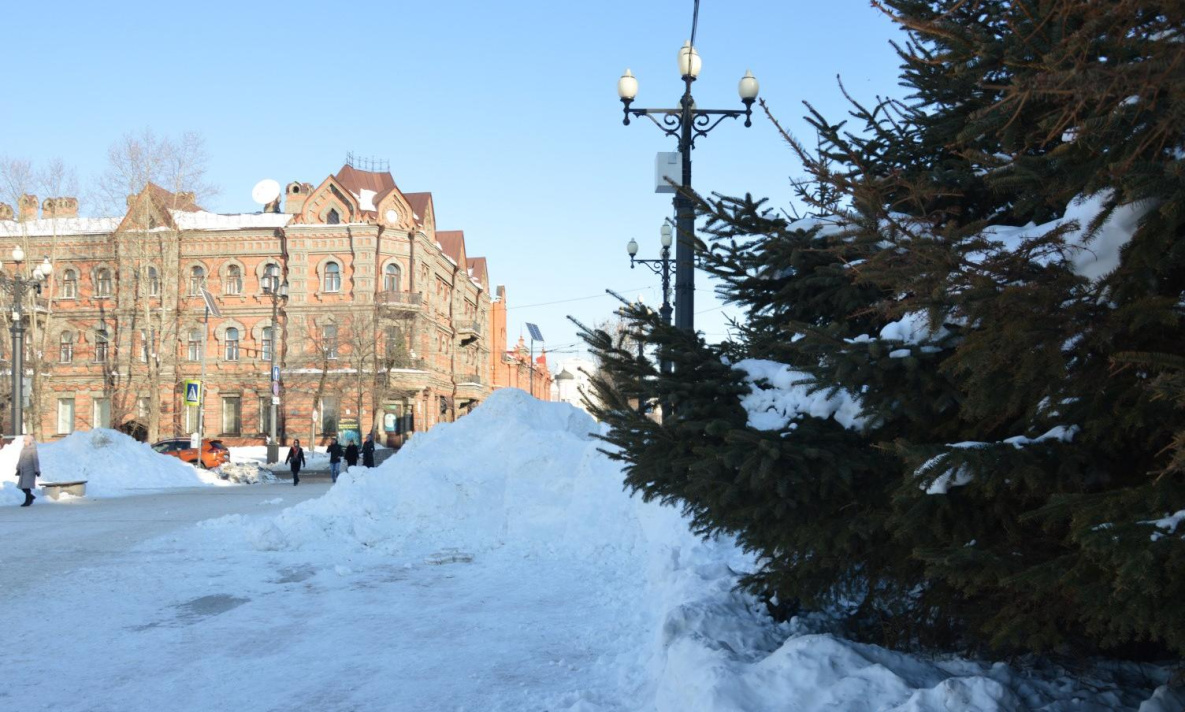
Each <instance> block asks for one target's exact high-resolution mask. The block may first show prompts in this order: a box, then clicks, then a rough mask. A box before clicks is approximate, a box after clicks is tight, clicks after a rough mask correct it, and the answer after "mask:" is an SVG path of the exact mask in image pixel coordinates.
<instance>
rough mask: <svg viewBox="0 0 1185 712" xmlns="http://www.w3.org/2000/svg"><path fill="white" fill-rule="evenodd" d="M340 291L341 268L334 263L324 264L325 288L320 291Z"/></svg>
mask: <svg viewBox="0 0 1185 712" xmlns="http://www.w3.org/2000/svg"><path fill="white" fill-rule="evenodd" d="M341 289H342V268H341V265H339V264H338V263H336V262H328V263H326V264H325V286H324V289H323V290H322V291H325V292H340V291H341Z"/></svg>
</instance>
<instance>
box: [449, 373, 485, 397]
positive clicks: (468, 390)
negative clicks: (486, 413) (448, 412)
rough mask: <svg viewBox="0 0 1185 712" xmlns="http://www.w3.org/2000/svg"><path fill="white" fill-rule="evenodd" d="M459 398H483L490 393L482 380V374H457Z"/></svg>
mask: <svg viewBox="0 0 1185 712" xmlns="http://www.w3.org/2000/svg"><path fill="white" fill-rule="evenodd" d="M456 383H457V398H458V399H459V400H466V401H472V400H481V399H483V398H485V397H486V396H487V395H489V389H488V387H487V386H485V385H484V384H483V383H482V382H481V375H480V374H477V373H465V374H459V375H457V376H456Z"/></svg>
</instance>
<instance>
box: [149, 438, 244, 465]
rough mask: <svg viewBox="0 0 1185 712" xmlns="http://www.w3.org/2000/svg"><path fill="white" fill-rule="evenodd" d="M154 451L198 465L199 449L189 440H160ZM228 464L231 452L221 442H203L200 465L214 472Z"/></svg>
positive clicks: (153, 447) (154, 446)
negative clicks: (215, 469)
mask: <svg viewBox="0 0 1185 712" xmlns="http://www.w3.org/2000/svg"><path fill="white" fill-rule="evenodd" d="M152 449H153V450H156V451H157V452H159V453H160V454H162V455H168V456H169V457H175V458H177V459H179V460H181V461H182V462H189V463H195V464H196V463H197V459H198V454H197V448H195V447H194V446H193V444H192V441H191V440H190V439H189V438H169V439H168V440H160V441H158V442H157V443H155V444H154V445H153V446H152ZM228 462H230V450H228V449H227V447H226V446H225V445H223V444H222V441H221V440H202V461H201V463H200V464H201V466H202V467H204V468H206V469H208V470H212V469H214V468H215V467H219V466H221V465H225V464H226V463H228Z"/></svg>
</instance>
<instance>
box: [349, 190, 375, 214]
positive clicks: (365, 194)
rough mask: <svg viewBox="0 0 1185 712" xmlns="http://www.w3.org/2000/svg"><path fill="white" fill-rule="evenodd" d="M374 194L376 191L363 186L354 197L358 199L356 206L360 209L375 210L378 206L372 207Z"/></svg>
mask: <svg viewBox="0 0 1185 712" xmlns="http://www.w3.org/2000/svg"><path fill="white" fill-rule="evenodd" d="M376 195H378V193H376V192H375V191H373V190H367V189H366V188H363V189H362V190H361V191H359V192H358V194H356V195H355V196H354V197H355V198H357V199H358V207H359V208H360V209H362V210H377V209H378V208H376V207H374V196H376Z"/></svg>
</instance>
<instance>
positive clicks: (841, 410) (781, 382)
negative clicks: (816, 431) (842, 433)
mask: <svg viewBox="0 0 1185 712" xmlns="http://www.w3.org/2000/svg"><path fill="white" fill-rule="evenodd" d="M733 367H734V368H736V369H739V370H741V371H743V372H744V373H745V380H746V381H747V382H748V384H749V393H747V394H746V395H744V396H741V399H740V400H741V407H743V408H744V409H745V411H746V412H747V413H748V414H749V427H752V428H755V429H757V430H784V429H786V428H789V429H791V430H793V429H794V428H795V427H796V426H795V425H794V424H793V421H795V420H798V419H799V418H800V417H801V416H804V415H809V416H811V417H814V418H824V419H826V418H834V419H835V421H836V422H837V423H839V424H840V425H842V426H843V427H845V428H847V429H849V430H859V429H862V428H864V426H865V425H866V424H867V418H865V417H863V416H862V415H861V412H862V410H863V406H862V404H861V403H860V399H859V398H857V397H856V396H853V395H852V394H851V393H848V392H847V391H844V390H842V389H840V390H836V389H831V388H826V387H823V386H821V385H820V384H819V383H817V382H816V381H815V379H814V377H813V376H811V375H810V374H808V373H803V372H802V371H796V370H794V369H792V368H790V367H789V366H787V365H786V364H784V363H777V362H775V361H764V360H761V359H745V360H743V361H738V362H737V363H736V364H734V366H733Z"/></svg>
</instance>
